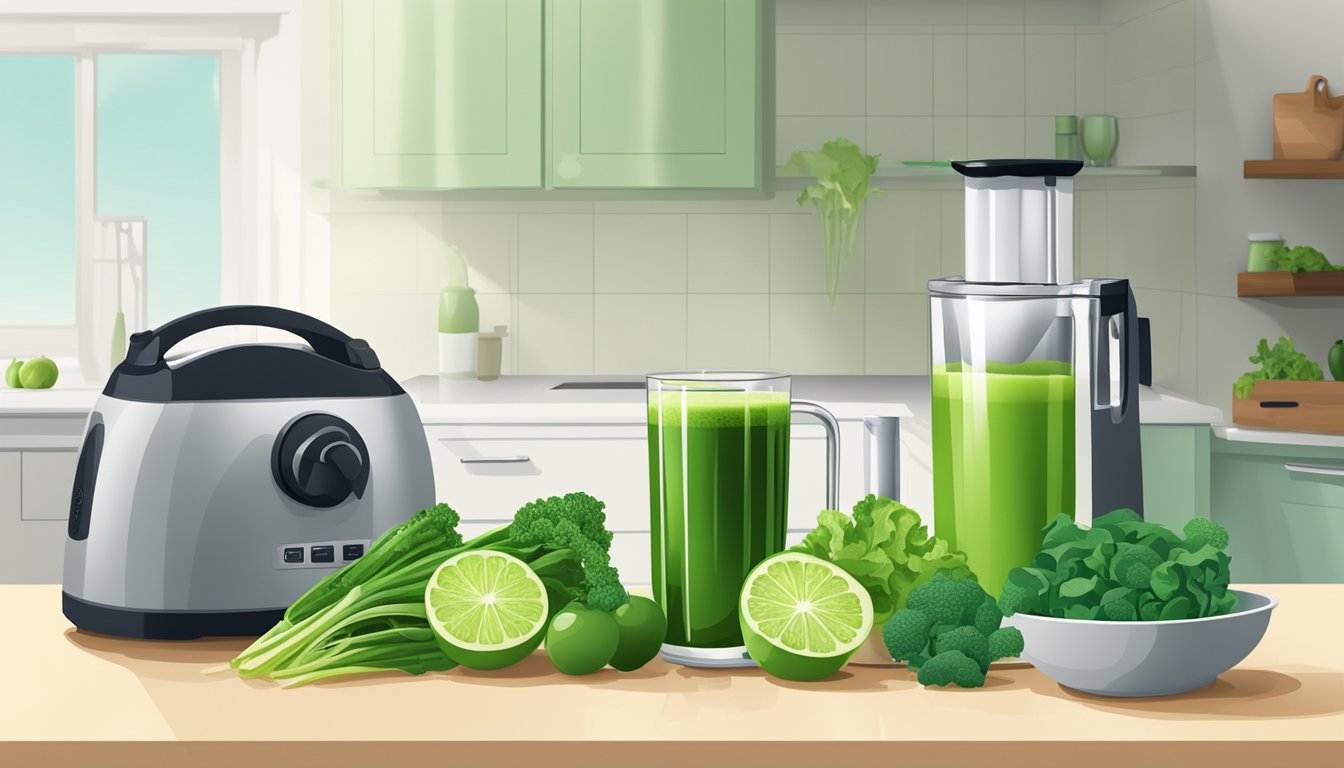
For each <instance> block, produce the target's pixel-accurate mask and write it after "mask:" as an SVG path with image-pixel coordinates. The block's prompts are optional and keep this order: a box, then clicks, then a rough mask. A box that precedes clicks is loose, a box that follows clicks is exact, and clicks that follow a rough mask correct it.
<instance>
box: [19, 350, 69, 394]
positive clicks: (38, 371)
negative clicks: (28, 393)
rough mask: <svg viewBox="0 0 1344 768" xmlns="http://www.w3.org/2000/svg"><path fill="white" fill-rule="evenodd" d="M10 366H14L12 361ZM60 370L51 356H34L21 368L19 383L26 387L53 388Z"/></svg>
mask: <svg viewBox="0 0 1344 768" xmlns="http://www.w3.org/2000/svg"><path fill="white" fill-rule="evenodd" d="M10 367H13V364H12V363H11V365H10ZM59 374H60V371H59V370H58V369H57V368H56V363H55V362H53V361H52V359H51V358H49V357H34V358H33V359H32V360H29V361H28V362H26V363H24V364H23V367H22V368H20V369H19V383H21V384H23V388H24V389H51V387H52V386H54V385H55V384H56V377H57V376H58V375H59Z"/></svg>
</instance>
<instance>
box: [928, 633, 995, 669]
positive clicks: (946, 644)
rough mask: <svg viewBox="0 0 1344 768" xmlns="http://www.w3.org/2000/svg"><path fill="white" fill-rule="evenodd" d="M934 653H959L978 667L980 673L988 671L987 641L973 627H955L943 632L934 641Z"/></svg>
mask: <svg viewBox="0 0 1344 768" xmlns="http://www.w3.org/2000/svg"><path fill="white" fill-rule="evenodd" d="M934 651H935V653H937V654H944V653H947V652H948V651H961V652H962V653H963V654H965V655H966V657H967V658H969V659H970V660H971V661H974V662H975V663H976V664H979V665H980V671H981V672H988V671H989V641H988V640H986V639H985V636H984V635H982V634H980V630H978V629H976V628H975V627H957V628H956V629H953V630H951V631H948V632H944V633H943V634H941V635H939V636H938V638H937V639H936V640H934ZM934 658H937V656H935V657H934Z"/></svg>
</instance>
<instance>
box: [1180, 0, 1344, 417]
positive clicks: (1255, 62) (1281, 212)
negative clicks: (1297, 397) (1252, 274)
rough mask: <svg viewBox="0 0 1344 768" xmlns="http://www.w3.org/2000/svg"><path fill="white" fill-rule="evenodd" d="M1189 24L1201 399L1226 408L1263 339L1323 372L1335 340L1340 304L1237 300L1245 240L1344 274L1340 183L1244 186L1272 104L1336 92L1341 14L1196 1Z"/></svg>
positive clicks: (1340, 77) (1319, 3) (1266, 139)
mask: <svg viewBox="0 0 1344 768" xmlns="http://www.w3.org/2000/svg"><path fill="white" fill-rule="evenodd" d="M1194 20H1195V53H1196V64H1195V102H1196V115H1195V131H1196V141H1195V149H1196V160H1197V162H1198V163H1199V178H1198V182H1197V185H1196V210H1195V213H1196V227H1197V239H1196V284H1197V286H1198V293H1199V296H1198V316H1199V339H1200V345H1199V352H1198V361H1199V365H1198V368H1199V378H1198V395H1199V398H1200V400H1202V401H1204V402H1208V403H1211V404H1214V405H1218V406H1219V407H1221V408H1224V409H1228V408H1230V407H1231V406H1230V403H1231V388H1232V382H1233V381H1234V380H1235V379H1236V377H1237V376H1238V375H1240V374H1241V373H1242V372H1244V371H1246V370H1249V369H1251V368H1253V367H1254V366H1252V365H1251V363H1249V362H1247V361H1246V357H1247V356H1249V355H1250V354H1251V353H1252V352H1253V351H1254V347H1255V343H1256V341H1257V340H1259V339H1260V338H1261V337H1268V338H1269V339H1270V341H1271V342H1273V341H1274V340H1275V339H1276V338H1277V337H1278V336H1279V335H1280V334H1285V335H1289V336H1292V337H1293V339H1294V340H1295V341H1296V342H1297V345H1298V348H1299V349H1301V350H1303V351H1305V352H1307V353H1308V354H1309V355H1310V356H1311V357H1312V358H1313V359H1315V360H1317V361H1318V362H1320V363H1321V364H1322V368H1324V367H1325V366H1324V363H1325V356H1326V351H1327V349H1328V348H1329V345H1330V344H1332V343H1333V342H1334V341H1335V339H1338V338H1341V337H1344V300H1341V299H1338V298H1331V299H1296V300H1294V299H1281V300H1262V299H1238V298H1236V273H1237V272H1238V271H1239V270H1244V269H1245V268H1246V248H1247V245H1246V234H1247V233H1248V232H1256V231H1263V230H1271V231H1278V232H1279V233H1281V234H1282V235H1283V236H1284V237H1285V238H1287V239H1288V242H1289V243H1290V244H1293V245H1299V244H1306V245H1312V246H1315V247H1317V248H1319V249H1320V250H1321V251H1323V252H1324V253H1325V254H1326V255H1327V256H1328V257H1330V259H1331V261H1332V262H1334V263H1336V264H1340V263H1344V218H1341V212H1342V211H1344V182H1339V181H1302V180H1247V179H1243V178H1242V161H1243V160H1246V159H1263V158H1269V157H1271V156H1272V152H1273V139H1272V133H1273V127H1272V125H1273V123H1272V114H1273V112H1272V105H1271V104H1272V103H1271V97H1272V94H1274V93H1276V92H1283V91H1298V90H1302V89H1303V88H1304V87H1305V84H1306V81H1307V76H1308V75H1311V74H1312V73H1319V74H1322V75H1325V76H1326V77H1327V78H1330V79H1331V85H1332V87H1333V92H1334V93H1336V94H1338V93H1341V92H1344V56H1341V53H1340V50H1341V49H1340V45H1339V31H1340V30H1341V29H1344V3H1341V2H1337V0H1292V2H1273V3H1267V2H1260V1H1257V0H1198V1H1197V2H1196V3H1195V13H1194ZM1326 376H1327V377H1328V376H1329V373H1328V372H1327V373H1326Z"/></svg>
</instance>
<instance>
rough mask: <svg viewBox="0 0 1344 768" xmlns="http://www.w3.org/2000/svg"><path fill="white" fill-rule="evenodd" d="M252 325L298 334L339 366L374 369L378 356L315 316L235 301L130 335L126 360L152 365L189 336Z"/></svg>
mask: <svg viewBox="0 0 1344 768" xmlns="http://www.w3.org/2000/svg"><path fill="white" fill-rule="evenodd" d="M230 325H252V326H259V327H262V328H275V329H276V330H281V331H288V332H289V333H292V334H294V335H295V336H298V337H299V338H301V339H303V340H304V341H305V342H307V343H308V346H310V347H312V348H313V351H314V352H316V353H317V354H318V355H320V356H322V357H325V358H326V359H328V360H332V361H335V362H338V363H341V364H343V365H349V366H351V367H354V368H362V369H364V370H376V369H377V368H378V356H377V355H376V354H374V351H373V350H372V349H371V348H370V347H369V343H368V342H366V341H364V340H363V339H355V338H351V337H350V336H347V335H346V334H344V333H342V332H341V331H340V330H338V329H336V328H334V327H332V326H330V325H327V324H326V323H324V322H322V321H321V320H318V319H317V318H315V317H310V316H308V315H305V314H303V313H301V312H295V311H293V310H290V309H282V308H281V307H270V306H265V305H260V304H236V305H231V306H224V307H214V308H212V309H203V310H201V311H199V312H193V313H191V314H189V315H183V316H182V317H179V318H177V319H176V320H171V321H169V322H167V323H164V324H163V325H161V326H159V327H158V328H155V329H154V330H152V331H140V332H139V333H133V334H131V338H130V344H129V347H128V349H127V350H126V363H128V364H130V365H134V366H144V367H154V366H157V365H160V364H162V363H163V361H164V355H166V354H168V350H170V349H172V348H173V347H175V346H177V344H179V343H181V342H182V341H183V340H184V339H186V338H187V337H189V336H194V335H196V334H198V333H200V332H202V331H208V330H210V329H212V328H223V327H226V326H230Z"/></svg>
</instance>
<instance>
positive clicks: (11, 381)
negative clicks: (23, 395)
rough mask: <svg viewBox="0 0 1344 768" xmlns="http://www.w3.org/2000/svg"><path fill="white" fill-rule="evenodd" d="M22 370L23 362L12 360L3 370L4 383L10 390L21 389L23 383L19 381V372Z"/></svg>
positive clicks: (16, 359)
mask: <svg viewBox="0 0 1344 768" xmlns="http://www.w3.org/2000/svg"><path fill="white" fill-rule="evenodd" d="M22 368H23V361H22V360H20V359H18V358H17V357H16V358H14V360H13V362H11V363H10V364H9V367H8V368H6V369H5V383H6V384H8V385H9V387H10V389H23V382H22V381H19V371H20V370H21V369H22Z"/></svg>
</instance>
